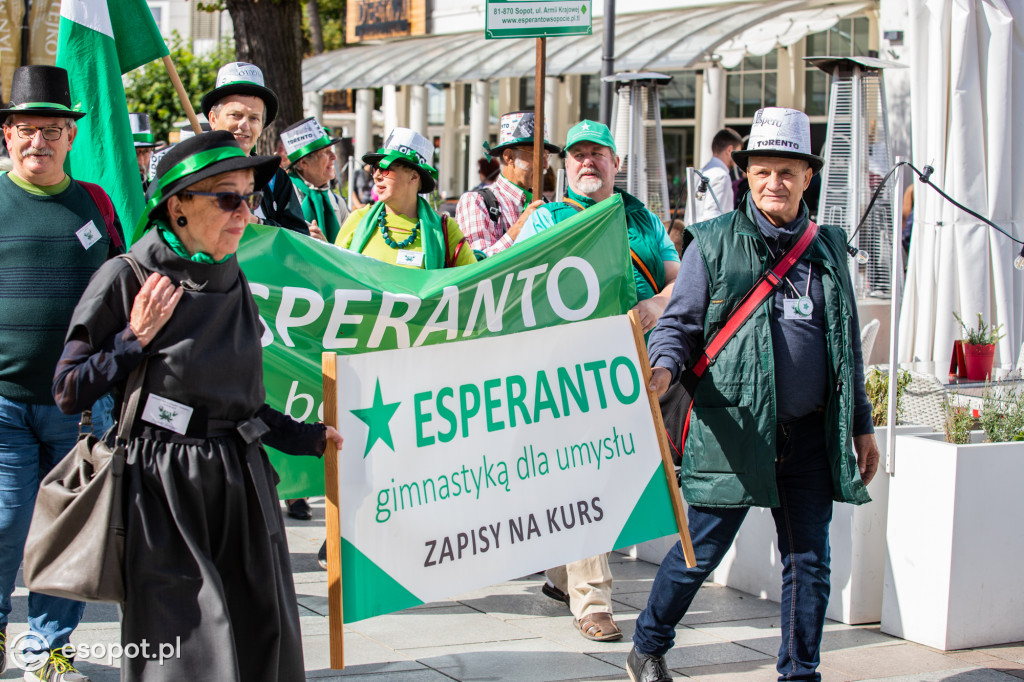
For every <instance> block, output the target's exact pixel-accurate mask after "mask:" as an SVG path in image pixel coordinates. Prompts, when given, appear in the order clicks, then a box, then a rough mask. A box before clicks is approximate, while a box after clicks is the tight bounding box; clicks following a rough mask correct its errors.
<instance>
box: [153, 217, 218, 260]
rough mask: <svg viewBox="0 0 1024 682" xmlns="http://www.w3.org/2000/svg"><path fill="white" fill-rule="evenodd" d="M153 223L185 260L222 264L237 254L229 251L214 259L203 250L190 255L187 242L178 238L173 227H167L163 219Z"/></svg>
mask: <svg viewBox="0 0 1024 682" xmlns="http://www.w3.org/2000/svg"><path fill="white" fill-rule="evenodd" d="M153 224H154V225H156V229H157V230H159V231H160V236H161V237H163V238H164V241H165V242H166V243H167V246H169V247H170V248H171V251H173V252H174V253H176V254H178V255H179V256H181V257H182V258H184V259H185V260H190V261H192V262H194V263H205V264H206V265H220V264H221V263H223V262H225V261H227V260H228V259H230V258H231V257H232V256H233V255H235V254H233V253H229V254H228V255H226V256H224V257H223V258H221V259H220V260H213V257H212V256H210V255H209V254H206V253H203V252H201V251H200V252H199V253H193V254H191V255H189V252H188V249H186V248H185V244H184V243H183V242H182V241H181V240H180V239H178V235H176V234H174V232H172V231H171V228H169V227H167V225H166V224H165V223H164V222H163V221H161V220H154V221H153Z"/></svg>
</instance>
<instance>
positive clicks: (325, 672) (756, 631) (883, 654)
mask: <svg viewBox="0 0 1024 682" xmlns="http://www.w3.org/2000/svg"><path fill="white" fill-rule="evenodd" d="M311 502H312V504H313V508H314V512H315V514H316V518H315V520H314V521H312V522H302V521H294V520H291V519H288V520H287V526H288V541H289V543H290V547H291V552H292V568H293V570H294V574H295V588H296V592H297V594H298V599H299V605H300V606H299V613H300V617H301V621H302V635H303V636H302V640H303V650H304V654H305V660H306V671H307V680H310V681H314V682H330V681H332V680H344V681H345V682H386V681H389V680H393V681H394V682H439V681H443V680H486V681H494V680H502V681H503V680H508V681H510V682H548V681H552V682H553V681H556V680H583V681H588V680H594V681H597V680H628V679H629V678H628V676H627V675H626V672H625V669H624V667H625V660H626V654H627V652H628V651H629V648H630V646H631V643H630V638H631V636H632V634H633V628H634V624H635V621H636V616H637V613H638V612H639V610H640V609H641V608H642V607H643V605H644V604H645V603H646V599H647V593H648V591H649V590H650V585H651V582H652V581H653V579H654V574H655V572H656V571H657V566H654V565H653V564H650V563H647V562H644V561H640V560H636V559H632V558H630V557H629V556H626V555H623V554H618V553H616V554H613V555H612V559H611V561H612V572H613V574H614V575H615V578H616V580H615V584H614V595H613V599H614V602H615V603H614V607H615V614H616V620H617V622H618V623H619V625H620V627H621V628H622V631H623V634H624V637H623V640H622V641H620V642H611V643H599V642H590V641H588V640H586V639H584V638H583V637H581V636H580V635H579V634H578V632H577V631H576V629H575V628H574V627H573V624H572V617H571V616H570V615H569V613H568V609H566V608H565V606H564V605H562V604H561V602H555V601H552V600H551V599H548V598H547V597H545V596H543V595H542V594H541V592H540V587H541V585H542V584H543V580H544V578H543V576H542V575H539V574H538V575H531V576H526V577H524V578H520V579H518V580H510V581H508V582H504V583H501V584H498V585H494V586H491V587H488V588H486V589H482V590H477V591H474V592H470V593H467V594H463V595H459V596H456V597H453V598H452V599H450V600H448V601H444V602H438V603H434V604H425V605H423V606H419V607H416V608H414V609H409V610H407V611H402V612H399V613H394V614H389V615H386V616H379V617H377V618H372V619H369V620H365V621H361V622H358V623H352V624H350V625H347V626H346V627H345V661H346V668H345V669H344V670H331V669H330V664H329V660H330V659H329V641H328V638H329V636H328V619H327V574H326V572H325V571H321V570H320V568H319V567H318V565H317V563H316V553H317V550H318V549H319V547H320V543H321V542H322V541H323V537H324V529H323V518H324V517H323V501H322V499H316V498H314V499H313V500H311ZM18 585H19V587H18V589H17V591H16V592H15V594H14V600H13V601H14V612H13V613H12V614H11V624H10V627H9V631H8V635H9V636H12V637H13V636H14V635H16V634H17V633H19V632H21V631H23V630H24V629H25V625H24V623H25V611H26V602H27V592H26V590H25V588H24V587H23V586H22V584H21V582H20V581H19V583H18ZM778 623H779V617H778V605H777V604H775V603H773V602H769V601H766V600H763V599H758V598H756V597H753V596H751V595H747V594H744V593H742V592H738V591H736V590H732V589H729V588H727V587H722V586H719V585H714V584H707V585H705V586H704V587H703V588H702V589H701V590H700V592H699V593H698V595H697V598H696V599H695V601H694V604H693V606H692V608H691V609H690V612H689V613H688V614H687V616H686V618H685V619H684V620H683V622H682V623H681V624H680V626H679V627H678V628H677V634H676V646H675V648H674V649H672V651H671V652H669V654H668V656H667V660H668V665H669V667H670V668H671V670H672V673H673V676H674V677H675V678H676V679H677V680H695V681H697V682H772V681H773V680H775V679H776V677H777V676H776V673H775V657H776V652H777V650H778V646H779V634H778ZM72 639H73V642H74V643H75V644H76V645H82V644H86V645H88V646H89V647H90V649H91V650H92V652H94V653H97V654H99V650H100V647H106V648H107V650H109V645H111V644H115V643H117V642H118V641H119V627H118V614H117V609H116V608H115V607H114V606H109V605H98V604H89V605H88V606H87V607H86V610H85V618H84V620H83V622H82V624H81V625H80V626H79V628H78V630H77V631H76V632H75V634H74V636H73V638H72ZM98 658H99V659H102V660H85V659H79V661H78V667H79V669H80V670H81V671H82V672H83V673H86V674H88V675H89V676H90V677H91V679H92V680H93V682H115V681H116V680H118V679H119V671H118V661H116V660H107V659H104V658H103V657H98ZM820 671H821V674H822V679H823V680H824V681H825V682H854V681H863V682H874V681H877V680H886V682H1019V681H1020V680H1024V642H1020V643H1016V644H1007V645H1003V646H994V647H986V648H982V649H974V650H968V651H957V652H949V653H946V652H942V651H937V650H935V649H930V648H928V647H924V646H919V645H917V644H913V643H910V642H905V641H903V640H900V639H895V638H893V637H890V636H888V635H885V634H882V633H881V632H880V631H879V627H878V625H877V624H876V625H867V626H849V625H844V624H842V623H835V622H832V621H828V622H827V623H826V625H825V634H824V639H823V643H822V662H821V668H820ZM19 673H20V671H18V670H8V671H7V672H6V673H5V674H3V675H0V679H2V680H12V679H20V678H21V675H20V674H19ZM183 682H206V681H205V680H201V679H196V680H189V681H183ZM211 682H212V681H211Z"/></svg>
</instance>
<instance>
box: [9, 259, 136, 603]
mask: <svg viewBox="0 0 1024 682" xmlns="http://www.w3.org/2000/svg"><path fill="white" fill-rule="evenodd" d="M119 257H120V258H124V259H125V260H127V261H128V262H129V263H130V264H131V266H132V269H133V270H134V271H135V274H136V276H137V277H138V278H139V282H145V277H144V276H143V274H142V270H141V269H140V268H139V265H138V263H136V262H135V261H134V259H132V258H130V257H128V256H124V255H122V256H119ZM145 374H146V360H143V361H142V364H140V365H139V366H138V367H136V368H135V369H134V370H133V371H132V373H131V374H130V375H129V376H128V383H127V389H126V391H125V397H126V398H125V401H124V405H123V407H122V409H121V419H120V421H119V422H118V430H117V439H116V441H115V443H114V447H113V448H111V447H110V446H109V445H107V444H106V443H105V442H104V441H103V440H101V439H100V438H97V437H96V436H95V435H94V434H93V433H88V434H86V435H84V436H83V434H82V433H81V431H82V430H84V428H83V427H84V426H86V425H87V424H88V421H87V420H88V419H89V413H88V412H85V413H83V422H82V427H80V433H79V439H78V442H77V443H76V444H75V447H73V448H72V449H71V452H69V453H68V454H67V455H66V456H65V457H64V459H62V460H61V461H60V462H59V463H58V464H57V465H56V466H55V467H54V468H53V469H51V470H50V472H49V473H48V474H47V475H46V476H45V477H44V478H43V481H42V483H41V484H40V486H39V492H38V494H37V495H36V503H35V509H34V511H33V513H32V524H31V525H30V527H29V531H28V539H27V540H26V542H25V555H24V577H25V586H26V587H28V589H29V590H31V591H32V592H40V593H42V594H49V595H53V596H55V597H64V598H66V599H75V600H78V601H91V602H113V603H121V602H123V601H124V599H125V586H124V537H125V523H124V473H125V458H126V454H127V452H126V446H127V444H128V438H129V436H130V435H131V429H132V425H133V424H134V423H135V418H136V416H137V414H138V407H139V396H140V394H141V393H142V382H143V379H144V377H145ZM90 431H91V429H90Z"/></svg>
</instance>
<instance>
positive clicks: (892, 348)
mask: <svg viewBox="0 0 1024 682" xmlns="http://www.w3.org/2000/svg"><path fill="white" fill-rule="evenodd" d="M902 162H903V157H901V156H897V157H896V163H897V164H900V163H902ZM903 168H904V167H903V166H902V165H900V166H899V167H897V168H896V172H895V173H893V202H892V276H891V277H890V279H889V281H890V282H892V306H891V310H890V311H889V405H888V414H887V418H886V428H885V441H886V446H887V447H886V450H885V471H886V473H887V474H889V475H890V476H895V475H896V388H897V384H898V378H899V370H900V363H899V355H898V352H897V351H898V349H899V339H900V307H901V305H902V303H903Z"/></svg>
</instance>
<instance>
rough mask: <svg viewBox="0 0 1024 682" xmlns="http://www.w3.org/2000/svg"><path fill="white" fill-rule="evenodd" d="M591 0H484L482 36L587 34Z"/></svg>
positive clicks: (514, 36) (590, 22)
mask: <svg viewBox="0 0 1024 682" xmlns="http://www.w3.org/2000/svg"><path fill="white" fill-rule="evenodd" d="M590 3H591V0H565V1H564V2H557V1H552V0H487V13H486V16H487V19H486V22H485V23H486V25H485V27H484V35H485V37H486V38H544V37H547V36H589V35H591V34H592V33H593V21H592V19H591V17H592V16H593V13H592V12H591V7H590Z"/></svg>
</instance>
